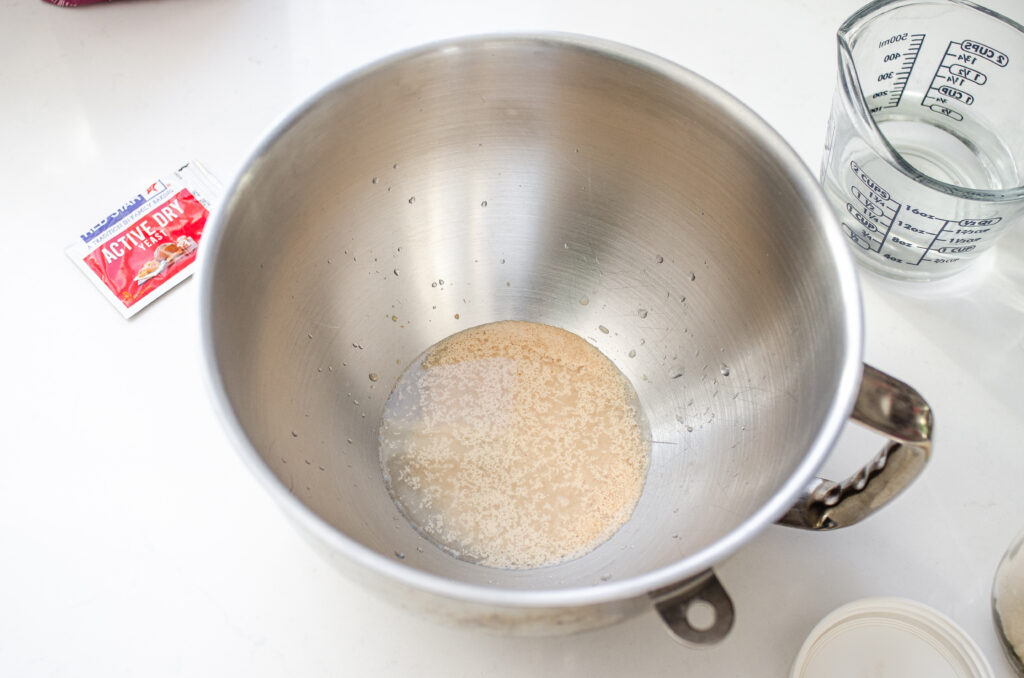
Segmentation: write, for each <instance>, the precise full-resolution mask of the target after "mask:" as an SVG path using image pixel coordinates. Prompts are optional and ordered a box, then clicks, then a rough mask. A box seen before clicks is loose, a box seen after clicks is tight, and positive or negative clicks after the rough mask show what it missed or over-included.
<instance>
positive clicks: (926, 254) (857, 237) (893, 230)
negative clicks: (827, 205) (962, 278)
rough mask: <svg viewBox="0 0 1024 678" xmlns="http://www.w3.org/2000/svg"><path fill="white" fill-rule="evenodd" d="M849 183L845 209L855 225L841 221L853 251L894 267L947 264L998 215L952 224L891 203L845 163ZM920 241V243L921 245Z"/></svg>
mask: <svg viewBox="0 0 1024 678" xmlns="http://www.w3.org/2000/svg"><path fill="white" fill-rule="evenodd" d="M850 169H851V170H852V171H853V177H854V179H853V181H852V184H851V185H850V189H849V195H850V196H851V197H852V198H853V200H851V201H850V202H847V203H846V210H847V212H848V213H849V215H850V216H851V217H853V220H854V221H855V222H856V226H854V225H851V224H850V223H847V220H843V221H842V227H843V231H844V232H845V233H846V236H847V237H848V238H850V240H852V241H853V242H854V243H855V244H856V245H857V246H858V247H861V248H862V249H865V250H870V251H872V252H875V253H876V254H878V255H880V256H882V257H884V258H885V259H888V260H889V261H891V262H893V263H897V264H905V265H908V266H918V265H920V264H921V263H923V262H927V263H933V264H946V263H953V262H955V261H958V260H959V257H957V256H956V255H960V254H966V253H968V252H971V251H973V250H975V249H976V248H977V243H978V242H980V241H981V240H982V239H983V238H982V236H983V234H984V233H987V232H988V231H989V230H991V227H992V226H993V225H995V224H997V223H999V222H1000V221H1001V217H989V218H983V219H960V220H959V221H954V220H951V219H945V218H943V217H938V216H935V215H933V214H929V213H927V212H925V211H924V210H922V209H919V208H918V207H916V206H914V205H912V204H909V203H907V204H905V203H901V202H899V201H897V200H895V199H894V198H893V197H892V196H891V195H890V194H889V192H888V191H887V190H886V189H885V188H884V187H882V186H880V185H879V184H878V182H876V181H875V180H874V179H872V178H871V177H870V176H869V175H868V173H867V172H865V171H864V169H863V168H862V167H861V166H860V165H858V164H857V163H856V162H854V161H850ZM925 242H926V244H925Z"/></svg>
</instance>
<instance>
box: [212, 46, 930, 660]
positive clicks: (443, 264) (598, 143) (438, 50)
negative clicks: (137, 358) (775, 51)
mask: <svg viewBox="0 0 1024 678" xmlns="http://www.w3.org/2000/svg"><path fill="white" fill-rule="evenodd" d="M838 233H839V229H838V228H836V224H835V223H834V217H833V216H832V214H831V211H830V207H829V205H828V204H827V203H826V202H825V199H824V197H823V195H822V192H821V190H820V188H819V187H818V185H817V184H816V182H815V180H814V178H813V177H812V176H811V175H810V173H809V172H808V171H807V170H806V168H805V167H804V165H803V164H802V163H801V162H800V160H799V159H798V158H797V156H796V155H795V154H794V153H793V151H792V150H791V149H790V148H789V147H788V146H787V145H786V144H785V143H784V142H783V141H782V139H781V138H780V137H779V136H778V135H777V134H776V133H775V132H774V131H772V130H771V129H770V128H769V127H768V125H766V124H765V123H764V122H763V121H762V120H760V119H759V118H758V117H757V116H756V115H755V114H754V113H752V112H751V111H750V110H748V109H747V108H745V107H744V106H743V105H742V104H740V103H739V102H738V101H736V100H735V99H733V98H732V97H731V96H729V95H728V94H726V93H725V92H723V91H722V90H720V89H719V88H717V87H716V86H714V85H713V84H711V83H709V82H707V81H705V80H703V79H701V78H700V77H698V76H696V75H694V74H693V73H691V72H689V71H687V70H686V69H684V68H682V67H680V66H678V65H675V64H672V63H669V62H667V61H664V60H662V59H660V58H657V57H655V56H652V55H650V54H646V53H643V52H640V51H637V50H634V49H631V48H627V47H623V46H620V45H615V44H611V43H607V42H603V41H598V40H594V39H589V38H582V37H572V36H493V37H478V38H470V39H463V40H455V41H451V42H446V43H443V44H436V45H431V46H427V47H424V48H420V49H416V50H413V51H411V52H407V53H404V54H401V55H398V56H395V57H392V58H389V59H386V60H384V61H382V62H379V63H377V64H374V65H371V66H369V67H367V68H365V69H363V70H360V71H358V72H355V73H353V74H351V75H348V76H347V77H344V78H342V79H340V80H338V81H337V82H335V83H334V84H332V85H330V86H329V87H327V88H326V89H324V90H323V91H322V92H320V93H318V94H316V95H315V96H313V97H312V98H311V99H310V100H309V101H307V102H306V103H305V104H304V105H302V106H301V107H300V108H299V109H298V110H297V111H295V112H294V113H292V114H290V115H289V116H288V117H287V118H285V119H284V120H283V121H282V122H281V123H280V124H278V125H277V126H276V128H275V129H274V130H273V131H271V132H270V133H269V135H268V136H267V137H266V138H265V139H264V140H263V141H262V142H261V143H260V144H259V145H258V147H257V149H256V150H255V152H254V153H253V155H252V157H251V158H250V159H249V160H248V161H247V162H246V164H245V166H244V167H243V168H242V170H241V171H240V172H239V174H238V175H237V177H236V178H235V180H234V182H233V184H232V186H231V187H230V189H229V191H228V193H227V197H226V200H225V202H224V204H223V206H222V207H221V208H220V209H219V210H218V212H217V214H216V216H215V218H214V220H213V223H212V224H211V226H210V227H209V229H208V231H207V233H206V235H205V237H204V240H203V243H202V248H201V249H202V252H201V260H202V264H201V279H202V282H201V299H202V302H201V303H202V322H203V342H204V346H205V354H206V357H207V361H208V367H209V375H210V380H211V384H212V391H213V393H214V400H215V402H216V404H217V407H218V408H219V410H220V413H221V415H222V417H223V419H224V421H225V422H226V426H227V429H228V431H229V432H230V433H231V435H232V437H233V438H234V440H235V442H236V443H237V446H238V448H239V449H240V450H241V452H242V455H243V456H244V457H245V459H246V460H247V461H248V462H249V464H250V466H251V467H252V469H253V470H254V472H255V473H256V475H257V476H258V477H259V478H260V480H262V481H263V483H264V485H265V486H266V488H267V489H268V490H269V492H270V494H272V495H273V496H274V497H275V498H276V499H277V500H278V501H279V502H280V504H281V505H282V506H283V508H284V509H285V511H286V512H287V513H288V515H290V516H291V517H292V518H293V519H294V521H295V522H296V524H297V525H299V526H300V527H301V528H302V529H303V531H304V532H305V533H306V534H307V535H309V536H310V537H311V538H312V541H313V542H314V543H315V544H317V545H319V546H320V547H321V548H322V550H323V551H324V553H325V554H327V556H328V557H329V558H330V559H331V560H332V561H334V562H335V563H337V564H338V565H339V567H341V568H342V569H343V570H345V571H346V572H348V573H350V574H351V575H352V576H354V577H356V578H358V579H359V580H361V581H363V582H365V583H367V584H368V585H370V586H372V587H373V588H375V589H377V590H379V591H382V592H384V593H385V594H386V595H387V596H388V597H389V598H390V599H391V600H393V601H396V602H398V603H400V604H403V605H406V606H410V607H417V608H420V609H427V610H430V611H432V612H434V613H436V614H438V615H441V616H443V617H446V618H448V619H450V620H454V621H458V622H463V623H467V624H471V625H474V626H480V627H487V628H496V629H502V630H509V631H514V632H520V633H548V632H552V631H557V630H576V629H581V628H588V627H592V626H596V625H600V624H606V623H609V622H613V621H615V620H618V619H621V618H623V617H625V616H627V615H630V614H633V613H636V612H638V611H640V610H643V609H648V608H649V607H650V606H651V604H652V603H653V604H654V605H655V606H656V607H657V609H658V610H659V612H660V613H661V614H662V616H663V617H664V618H665V619H666V621H667V622H668V623H669V624H670V626H671V627H672V628H673V630H675V631H676V632H677V633H678V634H679V635H681V636H682V637H685V638H687V639H689V640H692V641H695V642H706V641H711V640H716V639H718V638H721V637H722V636H723V635H724V634H725V633H726V632H727V631H728V628H729V624H730V623H731V619H732V609H731V605H730V604H729V599H728V597H727V596H726V595H725V593H724V591H723V590H722V588H721V586H720V585H719V583H718V581H717V579H716V578H715V576H714V574H713V572H712V570H711V568H712V566H713V565H715V564H716V563H718V562H720V561H721V560H722V559H724V558H726V557H727V556H728V555H729V554H730V553H732V552H733V551H735V550H736V549H737V548H739V547H740V546H742V545H743V543H744V542H746V541H747V540H748V539H750V538H751V537H753V536H754V535H755V534H756V533H757V532H758V531H760V530H761V529H763V528H764V527H766V526H767V525H769V524H771V523H772V522H773V521H776V520H779V519H780V518H781V519H782V520H783V521H784V522H786V523H789V524H795V525H799V526H802V527H809V528H814V529H827V528H830V527H837V526H841V525H844V524H848V523H851V522H855V521H856V520H858V519H860V518H861V517H863V516H864V515H866V514H867V513H869V512H870V511H871V510H873V509H874V508H875V507H877V506H878V505H880V504H881V503H884V502H885V501H886V500H887V499H888V498H889V497H890V496H892V495H893V494H895V493H896V492H898V491H899V489H900V488H901V487H902V486H903V485H905V484H906V482H908V481H909V479H910V478H911V477H913V475H914V474H915V473H916V472H917V471H918V470H919V469H920V467H921V466H922V465H923V464H924V461H925V459H926V458H927V456H928V433H927V428H928V424H929V422H930V415H929V414H928V409H927V405H926V404H925V403H924V402H923V401H922V400H920V398H919V396H917V395H916V394H915V393H914V392H913V391H912V390H910V389H909V388H908V387H906V386H905V385H902V384H900V383H899V382H895V381H893V380H889V379H888V378H886V377H885V376H884V375H881V374H879V373H877V372H875V371H874V370H871V369H870V368H868V369H867V370H866V371H865V368H864V367H863V366H862V364H861V319H860V300H859V296H858V290H857V284H856V278H855V274H854V269H853V266H852V264H851V262H850V259H849V255H848V253H847V252H846V250H845V246H844V245H843V243H842V242H840V240H839V236H838V235H837V234H838ZM500 319H521V320H531V321H535V322H540V323H547V324H550V325H555V326H558V327H562V328H565V329H567V330H570V331H572V332H575V333H576V334H578V335H580V336H582V337H585V338H587V339H589V340H590V341H592V342H593V343H594V344H595V345H596V346H597V347H598V348H600V349H601V350H602V351H603V352H604V353H605V354H606V355H607V356H608V357H610V358H611V359H612V360H613V361H614V362H615V363H616V364H617V365H618V366H619V368H620V369H621V370H622V371H623V373H625V375H626V376H627V377H628V378H629V379H630V380H631V381H632V383H633V385H634V386H635V387H636V390H637V393H638V395H639V397H640V401H641V403H642V405H643V407H644V410H645V412H646V415H647V418H648V419H649V421H650V426H651V431H652V437H653V443H652V459H651V465H650V472H649V476H648V479H647V483H646V486H645V489H644V493H643V496H642V498H641V500H640V503H639V505H638V506H637V508H636V511H635V513H634V515H633V517H632V519H631V520H630V521H629V522H628V523H627V524H626V525H625V526H624V527H623V528H622V529H621V530H620V531H619V532H618V533H617V534H616V535H615V536H614V537H613V538H612V539H611V540H610V541H608V542H607V543H605V544H603V545H601V546H600V547H598V548H597V549H596V550H594V551H592V552H591V553H589V554H587V555H585V556H583V557H581V558H579V559H577V560H573V561H571V562H567V563H563V564H560V565H556V566H552V567H545V568H538V569H532V570H499V569H493V568H488V567H484V566H480V565H474V564H472V563H469V562H464V561H461V560H457V559H455V558H453V557H451V556H449V555H448V554H446V553H445V552H443V551H442V550H440V549H439V548H436V547H435V546H433V545H432V544H431V543H429V542H427V541H425V540H424V539H423V538H422V537H421V536H420V534H419V533H418V532H417V531H416V530H414V529H413V528H412V527H411V526H410V525H409V524H408V523H407V522H406V520H405V519H404V518H403V517H402V515H401V514H400V513H399V511H398V509H397V508H396V506H395V505H394V503H393V501H392V499H391V497H390V496H389V495H388V492H387V490H386V489H385V485H384V481H383V479H382V474H381V469H380V465H379V461H378V426H379V421H380V416H381V411H382V408H383V406H384V403H385V400H386V398H387V396H388V393H389V391H390V388H391V385H393V384H394V383H395V381H396V380H397V378H398V376H399V375H400V374H401V372H402V370H403V369H404V368H405V367H406V366H407V365H409V364H410V362H412V361H413V359H414V358H415V357H416V356H417V355H418V354H419V353H421V352H422V351H423V350H424V349H425V348H427V347H428V346H430V345H431V344H433V343H435V342H436V341H438V340H440V339H441V338H443V337H446V336H448V335H450V334H452V333H454V332H457V331H459V330H462V329H465V328H467V327H470V326H473V325H479V324H482V323H487V322H491V321H495V320H500ZM371 373H373V374H374V375H376V380H371V379H370V378H369V375H370V374H371ZM862 375H863V376H862ZM851 413H852V414H853V416H854V418H855V419H858V420H862V421H866V422H867V423H869V424H870V425H873V426H875V427H876V428H878V429H879V430H881V431H883V432H885V433H888V434H889V435H890V436H892V437H893V438H897V439H901V440H902V441H903V442H902V443H901V442H894V443H892V444H891V445H888V446H887V447H886V449H885V450H883V453H882V455H880V456H879V457H877V458H876V459H875V460H873V461H872V462H871V464H869V465H868V466H867V467H865V469H864V471H862V473H861V474H858V476H857V477H855V478H853V479H851V480H850V481H849V482H847V483H844V484H835V483H832V484H829V483H827V482H825V481H817V480H815V478H814V475H815V472H816V470H817V469H818V467H819V466H820V465H821V463H822V462H823V460H824V459H825V457H826V455H827V453H828V451H829V448H830V446H831V445H832V444H833V442H834V440H835V438H836V436H837V435H838V433H839V431H840V429H841V428H842V427H843V426H844V425H845V423H846V421H847V419H848V418H849V417H850V416H851ZM908 443H909V444H908ZM698 599H703V600H705V601H709V602H711V603H712V604H713V605H714V608H715V613H716V618H715V622H714V624H712V625H711V626H710V628H705V627H704V626H701V627H700V628H698V626H697V624H691V623H690V622H689V621H688V620H687V614H686V612H687V610H688V606H689V605H690V604H692V603H693V602H694V601H695V600H698Z"/></svg>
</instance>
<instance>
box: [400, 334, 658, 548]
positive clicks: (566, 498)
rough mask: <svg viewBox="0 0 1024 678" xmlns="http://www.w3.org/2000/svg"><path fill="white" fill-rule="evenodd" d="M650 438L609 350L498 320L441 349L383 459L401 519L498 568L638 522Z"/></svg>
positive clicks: (424, 365) (429, 359)
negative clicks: (632, 519)
mask: <svg viewBox="0 0 1024 678" xmlns="http://www.w3.org/2000/svg"><path fill="white" fill-rule="evenodd" d="M649 449H650V435H649V432H648V428H647V425H646V422H645V420H644V419H643V415H642V412H641V411H640V408H639V402H638V400H637V397H636V392H635V391H634V390H633V387H632V385H630V383H629V381H628V380H627V379H626V378H625V377H624V376H623V375H622V373H620V372H619V370H618V369H617V368H616V367H615V365H614V364H612V362H611V361H610V360H609V359H608V358H606V357H605V356H604V355H603V354H602V353H601V352H600V351H598V350H597V349H596V348H594V347H593V346H591V345H590V344H589V343H587V342H586V341H584V340H583V339H581V338H580V337H578V336H576V335H575V334H572V333H570V332H567V331H565V330H561V329H558V328H555V327H551V326H548V325H540V324H537V323H530V322H522V321H502V322H496V323H490V324H487V325H480V326H478V327H474V328H471V329H468V330H465V331H463V332H459V333H458V334H454V335H452V336H450V337H448V338H447V339H444V340H442V341H441V342H439V343H437V344H435V345H434V346H432V347H431V348H429V349H428V350H427V351H426V352H425V353H424V354H423V355H421V356H420V357H419V358H418V359H417V360H416V361H415V362H414V363H413V364H412V365H411V366H410V367H409V368H408V369H407V370H406V372H405V373H404V374H403V375H402V377H401V379H400V380H399V381H398V384H397V385H396V386H395V388H394V391H392V393H391V395H390V397H389V398H388V402H387V404H386V406H385V409H384V417H383V420H382V423H381V429H380V455H381V466H382V468H383V472H384V478H385V480H386V481H387V484H388V489H389V491H390V492H391V495H392V497H393V498H394V500H395V502H396V503H397V504H398V506H399V507H400V509H401V510H402V512H403V513H404V514H405V516H406V517H407V518H408V519H409V520H410V522H412V524H413V525H414V526H415V527H416V528H417V529H418V530H419V531H420V532H421V533H422V534H424V535H425V536H426V537H427V538H429V539H430V540H432V541H433V542H435V543H436V544H438V545H440V546H441V547H443V548H444V549H445V550H447V551H448V552H450V553H452V554H453V555H455V556H457V557H459V558H463V559H465V560H469V561H472V562H477V563H480V564H483V565H489V566H492V567H500V568H531V567H540V566H543V565H551V564H555V563H559V562H562V561H565V560H569V559H572V558H576V557H578V556H581V555H583V554H584V553H587V552H588V551H590V550H592V549H594V548H595V547H596V546H598V545H599V544H600V543H602V542H603V541H605V540H607V539H608V538H609V537H611V536H612V534H614V533H615V531H616V530H618V529H619V527H621V526H622V524H623V523H625V522H626V520H628V519H629V516H630V515H631V514H632V512H633V509H634V507H635V506H636V504H637V501H638V500H639V498H640V493H641V491H642V490H643V485H644V479H645V477H646V474H647V467H648V460H649V456H650V455H649Z"/></svg>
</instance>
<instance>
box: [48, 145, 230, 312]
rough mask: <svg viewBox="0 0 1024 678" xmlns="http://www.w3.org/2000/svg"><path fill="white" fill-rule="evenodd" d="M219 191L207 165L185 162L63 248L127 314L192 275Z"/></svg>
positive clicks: (118, 308) (217, 183) (138, 309)
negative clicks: (208, 218)
mask: <svg viewBox="0 0 1024 678" xmlns="http://www.w3.org/2000/svg"><path fill="white" fill-rule="evenodd" d="M220 190H221V187H220V183H219V182H218V181H217V180H216V179H215V178H214V177H213V175H211V174H210V173H209V172H208V171H207V170H206V168H204V167H203V166H202V165H200V164H199V163H197V162H190V163H188V164H187V165H185V166H184V167H182V168H180V169H179V170H178V171H176V172H174V173H173V174H170V175H168V176H166V177H163V178H162V179H158V180H157V181H154V182H153V183H151V184H149V185H148V186H146V188H144V189H143V190H142V191H141V192H139V193H136V194H135V195H133V196H131V197H130V198H128V200H127V201H125V202H124V203H123V204H122V205H121V206H120V207H118V208H117V209H115V210H114V211H113V212H111V213H110V214H108V215H107V216H105V217H103V218H102V219H100V220H99V221H98V222H97V223H96V224H94V225H93V226H92V227H91V228H90V229H89V230H88V231H86V232H85V233H83V234H81V235H80V236H79V237H78V240H76V241H75V242H74V244H72V245H70V246H69V247H68V248H67V249H66V250H65V252H66V253H67V255H68V256H69V257H70V258H71V260H72V261H74V262H75V264H77V265H78V267H79V268H80V269H82V271H83V272H84V273H85V275H86V277H88V278H89V279H90V280H92V282H93V284H94V285H96V287H97V289H99V291H100V292H101V293H102V294H103V296H105V297H106V298H107V300H109V301H110V303H112V304H114V306H115V307H117V310H119V311H120V312H121V315H123V316H124V317H125V318H130V317H132V316H133V315H135V314H136V313H138V312H139V311H141V310H142V309H143V308H145V307H146V306H148V305H149V304H150V302H152V301H154V300H155V299H156V298H157V297H159V296H160V295H161V294H163V293H164V292H166V291H167V290H169V289H171V288H172V287H174V286H175V285H177V284H178V283H180V282H181V281H182V280H184V279H185V278H187V277H188V276H190V275H191V274H192V265H193V263H194V262H195V259H196V249H197V248H198V247H199V241H200V240H201V239H202V235H203V228H204V227H205V226H206V219H207V217H209V215H210V208H211V207H212V205H213V203H214V202H215V201H216V200H218V199H219V198H220Z"/></svg>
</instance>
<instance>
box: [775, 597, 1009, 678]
mask: <svg viewBox="0 0 1024 678" xmlns="http://www.w3.org/2000/svg"><path fill="white" fill-rule="evenodd" d="M992 675H993V674H992V668H991V667H990V666H989V665H988V662H987V661H986V660H985V657H984V655H982V654H981V650H979V649H978V646H977V645H975V644H974V641H973V640H971V639H970V637H969V636H968V635H967V634H966V633H964V631H963V629H961V628H960V627H959V626H957V625H956V624H955V623H954V622H953V621H952V620H950V619H949V618H948V617H946V616H944V615H943V614H941V613H940V612H938V611H936V610H933V609H932V608H930V607H927V606H925V605H922V604H920V603H916V602H914V601H912V600H905V599H902V598H864V599H863V600H857V601H854V602H852V603H849V604H847V605H843V606H842V607H840V608H839V609H837V610H835V611H834V612H832V613H830V614H829V615H827V616H826V617H825V618H824V619H822V620H821V621H820V622H818V625H817V626H815V627H814V630H813V631H811V634H810V635H809V636H808V637H807V640H806V641H804V644H803V647H801V648H800V652H799V653H798V654H797V656H796V661H795V662H794V663H793V671H792V673H790V676H791V678H863V677H864V676H871V677H872V678H918V677H921V678H992Z"/></svg>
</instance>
